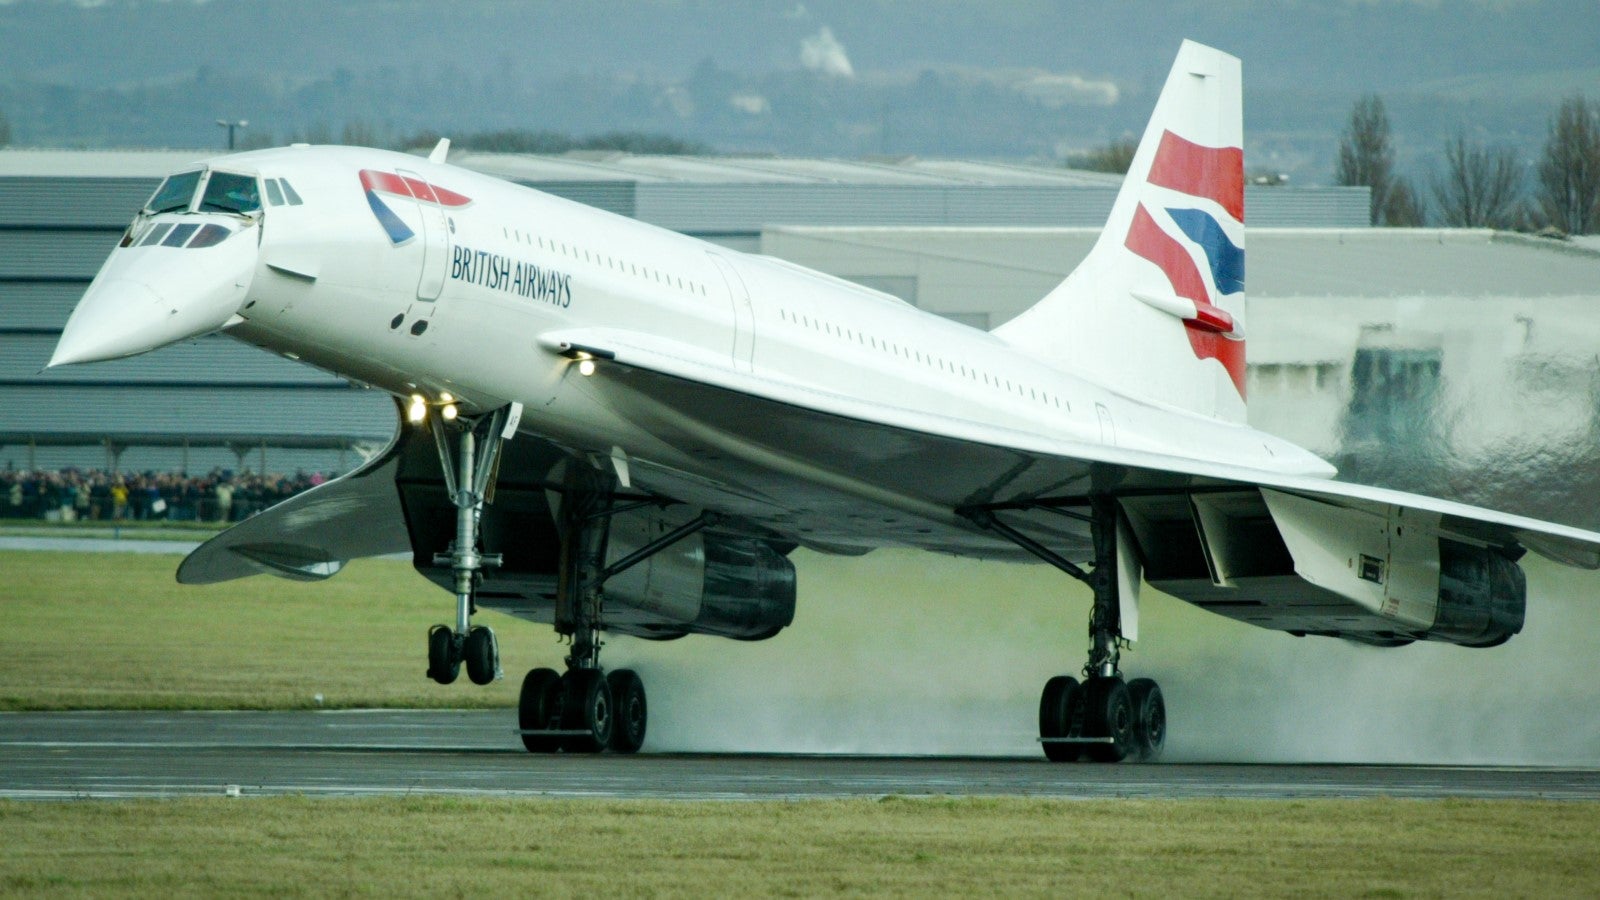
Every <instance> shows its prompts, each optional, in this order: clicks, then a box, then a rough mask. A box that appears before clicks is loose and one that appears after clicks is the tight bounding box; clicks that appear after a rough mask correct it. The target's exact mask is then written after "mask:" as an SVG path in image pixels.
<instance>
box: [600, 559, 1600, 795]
mask: <svg viewBox="0 0 1600 900" xmlns="http://www.w3.org/2000/svg"><path fill="white" fill-rule="evenodd" d="M794 559H795V562H796V565H797V566H798V568H799V573H800V598H799V606H798V610H797V613H796V618H795V623H794V625H793V626H792V627H790V628H789V629H787V630H786V631H784V632H783V633H782V634H780V635H779V636H778V637H776V638H774V639H772V640H770V641H765V642H762V643H755V644H739V643H734V642H730V641H723V640H717V639H711V638H704V637H689V638H685V639H683V640H681V641H675V642H671V643H664V644H657V643H651V642H648V641H641V640H634V639H628V638H620V637H619V638H614V639H613V640H612V641H611V642H610V644H609V645H608V648H607V650H606V662H607V666H608V668H621V667H623V666H628V667H631V668H634V669H636V670H638V671H639V673H640V674H641V675H642V676H643V677H644V679H645V684H646V687H647V689H648V691H649V697H650V712H651V716H650V730H649V737H648V739H647V742H646V745H645V750H646V752H651V751H654V752H696V751H706V752H767V753H846V754H893V755H973V756H991V755H1003V756H1035V755H1039V754H1040V751H1039V745H1038V743H1037V741H1036V738H1037V735H1038V732H1037V710H1038V698H1039V692H1040V690H1041V689H1042V687H1043V686H1044V683H1045V681H1046V680H1047V679H1048V678H1049V677H1050V676H1051V675H1055V674H1060V673H1063V672H1065V673H1069V674H1074V675H1076V674H1077V670H1078V669H1079V668H1080V667H1081V666H1082V665H1083V661H1084V654H1085V649H1086V645H1087V623H1088V610H1089V597H1088V593H1087V591H1086V590H1084V589H1083V588H1082V587H1080V586H1079V585H1077V584H1076V583H1074V582H1072V581H1071V580H1070V579H1068V578H1067V577H1066V576H1064V575H1061V574H1060V573H1057V572H1056V571H1055V570H1053V569H1050V568H1049V567H1047V566H1018V565H1007V564H1000V563H985V562H975V561H971V560H960V559H955V558H951V557H943V556H937V555H933V554H924V553H917V552H914V551H904V550H890V551H878V552H876V553H873V554H869V555H868V556H865V557H861V558H858V559H843V558H835V557H826V556H821V555H818V554H814V553H807V552H806V551H803V550H802V551H797V552H796V554H795V556H794ZM1523 565H1524V568H1525V569H1526V570H1527V573H1528V619H1527V625H1526V627H1525V628H1524V631H1523V633H1522V634H1520V635H1518V636H1516V637H1515V638H1513V639H1512V640H1511V641H1510V642H1509V643H1507V644H1505V645H1504V646H1501V647H1497V648H1492V649H1487V650H1474V649H1468V648H1463V647H1456V646H1452V645H1446V644H1427V643H1418V644H1413V645H1411V646H1408V647H1402V648H1396V649H1379V648H1374V647H1366V646H1361V645H1356V644H1351V643H1348V642H1345V641H1340V640H1335V639H1329V638H1295V637H1292V636H1290V635H1287V634H1282V633H1278V632H1269V631H1264V630H1261V629H1257V628H1253V627H1250V626H1247V625H1242V624H1240V623H1237V622H1233V621H1231V620H1228V619H1224V618H1221V617H1220V616H1216V615H1213V614H1210V613H1207V612H1204V611H1202V610H1200V609H1198V608H1196V607H1193V606H1190V605H1188V604H1185V603H1182V602H1180V601H1178V600H1174V599H1172V598H1170V597H1166V596H1164V595H1161V594H1158V593H1156V592H1154V591H1152V590H1150V589H1149V588H1146V590H1145V593H1144V599H1143V603H1142V609H1141V624H1140V630H1141V638H1142V639H1141V641H1140V643H1139V644H1138V645H1137V646H1136V648H1135V650H1134V651H1133V652H1130V653H1124V655H1123V670H1124V672H1125V673H1127V675H1128V677H1130V678H1132V677H1139V676H1149V677H1153V678H1155V679H1157V680H1158V681H1159V682H1160V683H1161V686H1162V690H1163V691H1164V692H1165V694H1166V700H1167V714H1168V721H1169V733H1168V739H1167V749H1166V754H1165V755H1164V759H1165V760H1167V761H1171V762H1188V761H1194V762H1199V761H1218V762H1224V761H1225V762H1347V763H1368V762H1370V763H1428V764H1475V765H1488V764H1493V765H1596V764H1600V707H1597V705H1596V704H1595V702H1594V697H1595V689H1594V688H1593V687H1591V686H1590V682H1589V680H1588V673H1591V672H1594V671H1597V670H1600V640H1597V638H1600V605H1596V602H1595V600H1594V599H1593V598H1595V597H1596V596H1597V595H1600V591H1597V590H1596V589H1597V588H1600V575H1597V574H1596V573H1589V572H1581V571H1577V570H1572V569H1567V568H1564V567H1561V566H1557V565H1554V564H1551V563H1547V562H1545V561H1543V560H1540V559H1536V558H1533V557H1531V556H1530V557H1529V558H1527V559H1525V560H1524V562H1523Z"/></svg>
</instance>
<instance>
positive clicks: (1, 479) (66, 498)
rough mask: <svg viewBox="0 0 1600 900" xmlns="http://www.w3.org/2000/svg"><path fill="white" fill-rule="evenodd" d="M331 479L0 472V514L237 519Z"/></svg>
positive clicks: (61, 518)
mask: <svg viewBox="0 0 1600 900" xmlns="http://www.w3.org/2000/svg"><path fill="white" fill-rule="evenodd" d="M326 480H327V476H325V475H323V474H322V473H320V472H318V473H312V474H309V475H308V474H306V473H305V472H296V473H295V474H294V475H292V476H289V475H255V474H251V473H249V472H245V473H242V474H235V473H234V472H232V471H231V470H228V469H213V470H211V472H210V473H208V474H206V475H198V476H190V475H186V474H184V473H182V472H176V473H172V472H141V473H133V472H126V473H111V472H102V471H100V470H99V469H88V470H83V469H62V470H60V471H29V470H20V471H18V470H10V471H0V516H3V517H5V518H10V519H47V520H50V521H54V522H75V521H108V522H114V521H135V522H139V521H150V520H165V521H169V522H237V521H239V520H241V519H245V518H248V517H249V516H251V515H254V514H255V513H258V512H260V511H261V510H263V509H266V508H267V507H269V506H271V505H272V504H274V503H277V502H278V501H280V500H283V499H286V498H288V497H292V496H294V495H295V494H298V493H300V492H301V491H304V490H306V489H308V488H312V487H315V486H316V485H319V484H321V483H323V482H324V481H326Z"/></svg>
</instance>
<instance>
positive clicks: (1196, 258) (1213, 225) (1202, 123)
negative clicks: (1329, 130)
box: [995, 41, 1245, 422]
mask: <svg viewBox="0 0 1600 900" xmlns="http://www.w3.org/2000/svg"><path fill="white" fill-rule="evenodd" d="M1240 94H1241V85H1240V72H1239V61H1238V60H1237V59H1235V58H1233V57H1231V56H1228V55H1227V54H1224V53H1222V52H1220V51H1217V50H1213V49H1211V48H1209V47H1204V46H1201V45H1199V44H1195V43H1192V42H1189V41H1185V42H1184V44H1183V47H1182V48H1181V49H1180V50H1179V51H1178V58H1177V61H1176V62H1175V63H1174V64H1173V67H1172V72H1171V74H1169V75H1168V76H1167V82H1166V85H1165V87H1163V88H1162V91H1161V96H1160V98H1159V99H1158V100H1157V101H1156V108H1155V111H1154V112H1153V113H1152V114H1151V117H1150V124H1149V125H1148V126H1147V128H1146V129H1145V134H1144V138H1143V140H1141V141H1140V143H1139V149H1138V151H1137V152H1136V153H1135V154H1134V158H1133V163H1132V165H1131V166H1130V167H1129V169H1128V176H1127V179H1126V180H1125V181H1124V182H1123V185H1122V190H1121V192H1120V193H1118V195H1117V200H1116V203H1115V204H1114V206H1113V207H1112V211H1111V216H1110V218H1109V219H1108V221H1107V222H1106V227H1105V230H1104V231H1103V232H1102V233H1101V235H1100V240H1099V241H1098V242H1097V243H1096V244H1095V247H1094V249H1093V250H1092V251H1090V253H1089V256H1088V257H1086V258H1085V259H1084V260H1083V262H1082V263H1080V264H1079V265H1078V268H1077V269H1075V270H1074V271H1073V273H1072V275H1070V276H1069V277H1068V278H1067V280H1066V281H1064V282H1062V283H1061V285H1060V286H1059V287H1057V288H1056V289H1055V290H1054V291H1052V292H1051V293H1050V294H1049V296H1047V297H1045V298H1044V300H1042V301H1040V302H1039V304H1038V305H1036V306H1035V307H1033V309H1030V310H1029V311H1027V312H1026V313H1023V314H1022V315H1021V316H1019V317H1017V318H1016V319H1014V320H1013V321H1011V322H1008V323H1006V324H1005V325H1003V326H1001V327H1000V328H998V329H996V332H995V333H996V334H997V335H999V336H1000V337H1001V338H1003V339H1004V340H1006V341H1007V342H1009V343H1012V344H1014V345H1016V346H1019V347H1023V348H1025V349H1027V350H1029V351H1031V352H1033V353H1035V354H1037V355H1039V356H1042V357H1044V358H1046V359H1048V360H1051V361H1053V362H1055V363H1056V364H1057V365H1060V366H1061V367H1062V368H1066V369H1071V370H1074V371H1077V372H1078V373H1079V374H1082V375H1084V376H1086V377H1089V378H1092V379H1093V380H1095V381H1098V382H1100V383H1103V384H1106V385H1108V386H1111V387H1113V388H1114V389H1116V390H1118V391H1121V392H1123V393H1127V394H1129V395H1133V396H1139V397H1142V398H1145V399H1149V400H1153V401H1156V402H1160V403H1163V404H1167V405H1173V406H1179V407H1182V408H1185V409H1190V410H1193V411H1195V412H1197V413H1201V414H1204V415H1208V416H1212V417H1215V418H1220V419H1224V420H1228V421H1239V422H1242V421H1243V420H1244V412H1245V400H1244V394H1245V342H1244V325H1243V321H1242V318H1243V313H1244V151H1243V149H1242V145H1243V116H1242V107H1241V97H1240Z"/></svg>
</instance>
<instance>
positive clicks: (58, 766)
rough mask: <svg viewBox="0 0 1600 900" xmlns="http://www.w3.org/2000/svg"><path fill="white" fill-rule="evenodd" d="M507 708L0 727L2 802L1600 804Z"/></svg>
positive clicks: (1597, 779)
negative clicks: (827, 747)
mask: <svg viewBox="0 0 1600 900" xmlns="http://www.w3.org/2000/svg"><path fill="white" fill-rule="evenodd" d="M512 721H513V720H512V717H511V715H510V712H509V711H488V712H457V711H391V710H382V711H370V712H190V713H154V712H68V713H4V714H0V797H9V798H25V799H73V798H85V797H101V798H130V797H176V796H206V795H211V796H221V795H231V794H237V795H240V796H252V795H273V794H302V795H307V796H384V795H403V794H418V793H425V794H455V795H478V796H530V797H533V796H543V797H615V798H671V799H692V800H721V799H732V800H758V799H800V798H826V797H879V796H884V795H889V794H895V795H906V796H917V795H1009V796H1040V797H1063V798H1084V799H1087V798H1112V797H1137V798H1181V797H1249V798H1302V797H1375V796H1387V797H1406V798H1441V797H1482V798H1527V799H1533V798H1547V799H1560V800H1600V770H1594V769H1547V768H1537V769H1535V768H1501V767H1425V766H1329V765H1292V766H1289V765H1128V764H1124V765H1110V766H1106V765H1091V764H1066V765H1058V764H1051V763H1047V762H1045V761H1044V759H1043V758H1042V757H1040V758H1036V759H970V758H957V759H952V758H888V757H839V756H826V757H825V756H742V755H676V754H673V755H666V754H663V755H656V754H650V753H648V752H646V753H641V754H639V755H637V756H632V757H623V756H611V755H601V756H581V755H574V756H568V755H564V754H556V755H550V756H544V755H535V754H530V753H526V752H524V751H523V749H522V747H521V744H520V741H519V739H518V737H517V736H516V734H515V733H513V731H512Z"/></svg>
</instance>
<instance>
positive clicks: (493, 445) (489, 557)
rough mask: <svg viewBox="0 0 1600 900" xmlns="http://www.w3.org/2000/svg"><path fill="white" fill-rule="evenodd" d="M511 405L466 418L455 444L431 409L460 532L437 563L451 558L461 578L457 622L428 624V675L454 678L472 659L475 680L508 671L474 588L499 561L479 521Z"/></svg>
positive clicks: (493, 678) (432, 426) (452, 567)
mask: <svg viewBox="0 0 1600 900" xmlns="http://www.w3.org/2000/svg"><path fill="white" fill-rule="evenodd" d="M508 414H509V408H508V407H502V408H500V409H497V410H495V411H494V412H492V413H489V414H488V415H484V416H479V417H477V418H476V419H471V420H464V421H461V422H460V424H459V425H458V426H456V427H458V428H459V429H460V430H459V433H458V434H457V435H456V443H455V446H454V447H452V446H451V444H450V439H449V437H448V436H447V435H446V434H445V431H446V428H447V426H446V423H445V419H444V417H443V416H442V415H441V414H440V412H439V410H438V409H437V408H430V409H429V410H428V424H429V429H430V430H431V431H432V432H433V439H434V443H435V445H436V446H437V448H438V450H439V464H440V469H441V470H442V472H443V473H444V485H445V492H446V493H447V494H449V495H450V502H451V503H452V504H454V505H455V508H456V537H455V540H454V541H452V542H451V544H450V549H449V552H447V553H438V554H435V555H434V557H433V561H434V564H435V565H445V564H449V566H450V570H451V572H452V574H453V575H454V578H455V585H454V586H455V594H456V622H455V628H454V629H451V628H450V626H448V625H435V626H433V627H432V628H430V629H428V677H429V678H432V679H433V680H434V681H437V682H438V683H440V684H450V683H451V682H453V681H455V680H456V677H457V676H458V675H459V674H460V672H461V664H462V663H463V662H465V663H466V666H467V677H468V678H469V679H471V681H472V683H473V684H488V683H489V682H491V681H496V680H498V679H499V678H501V677H502V673H501V670H500V646H499V643H498V642H497V641H496V640H495V636H494V631H492V630H491V629H490V628H489V627H488V626H487V625H473V624H472V614H473V613H475V612H477V604H476V603H474V602H473V593H474V591H476V590H477V586H478V582H479V581H480V580H481V578H482V576H481V574H480V573H481V572H482V570H483V568H484V567H485V566H498V565H500V562H501V559H500V556H499V554H484V553H480V552H478V521H479V518H480V517H481V516H482V514H483V502H484V495H485V492H486V491H487V490H488V486H489V479H490V478H491V477H492V476H493V474H494V470H495V463H496V461H497V459H498V458H499V455H500V442H501V441H502V440H503V439H504V434H503V432H504V431H505V430H506V420H507V416H508Z"/></svg>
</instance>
